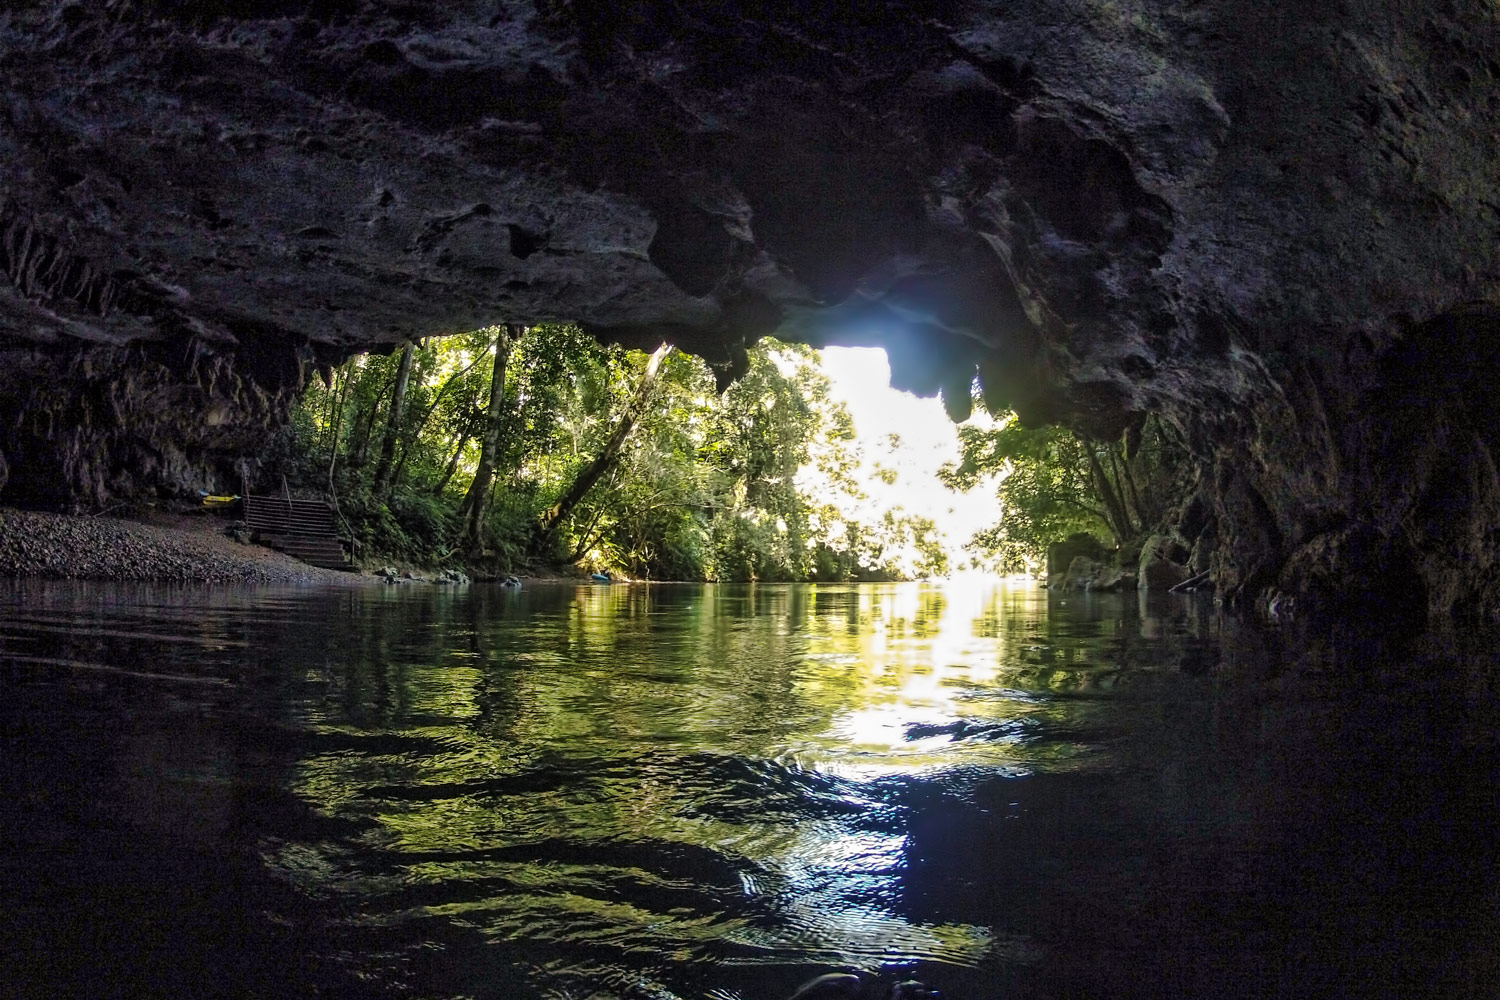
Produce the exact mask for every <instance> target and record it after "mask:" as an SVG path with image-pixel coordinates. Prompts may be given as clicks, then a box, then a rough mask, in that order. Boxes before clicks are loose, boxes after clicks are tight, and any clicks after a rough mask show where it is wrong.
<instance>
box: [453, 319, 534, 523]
mask: <svg viewBox="0 0 1500 1000" xmlns="http://www.w3.org/2000/svg"><path fill="white" fill-rule="evenodd" d="M525 333H526V328H525V327H524V326H512V325H510V324H507V325H505V326H503V327H501V328H500V333H499V335H498V336H497V337H496V338H495V373H494V375H493V376H491V378H490V405H489V409H488V410H486V411H485V415H484V435H483V437H481V438H480V443H479V468H478V469H476V470H474V481H473V482H471V483H469V492H467V493H465V494H464V502H463V504H462V505H461V506H460V507H459V514H460V515H461V516H462V517H463V519H464V528H463V542H464V545H465V546H466V547H467V548H468V549H469V551H471V552H479V551H480V550H481V549H482V548H483V536H484V513H485V510H486V508H487V507H488V506H489V499H490V486H491V485H493V484H494V481H495V465H496V463H497V462H498V461H499V458H500V425H501V420H500V417H501V413H502V410H503V409H504V404H505V366H506V363H507V362H509V361H510V349H511V347H513V346H514V345H515V343H516V341H518V340H520V339H521V337H522V336H524V335H525Z"/></svg>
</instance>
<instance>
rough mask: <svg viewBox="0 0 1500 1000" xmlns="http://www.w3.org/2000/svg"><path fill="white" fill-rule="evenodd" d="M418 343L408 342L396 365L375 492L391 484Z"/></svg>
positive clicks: (381, 491) (377, 466)
mask: <svg viewBox="0 0 1500 1000" xmlns="http://www.w3.org/2000/svg"><path fill="white" fill-rule="evenodd" d="M416 349H417V345H416V344H413V343H411V342H408V343H407V345H406V349H405V350H403V351H402V352H401V363H400V364H399V365H397V366H396V386H395V388H394V389H393V390H392V391H391V409H390V413H388V414H387V415H386V418H385V437H384V439H383V440H381V442H380V461H379V462H378V463H377V464H376V466H375V492H376V493H377V494H380V493H384V492H385V488H386V486H388V485H389V484H390V476H391V463H392V462H393V461H395V459H396V439H397V438H398V437H400V436H401V413H402V411H403V410H404V409H405V408H406V386H407V383H409V382H410V381H411V359H412V355H413V354H414V353H416Z"/></svg>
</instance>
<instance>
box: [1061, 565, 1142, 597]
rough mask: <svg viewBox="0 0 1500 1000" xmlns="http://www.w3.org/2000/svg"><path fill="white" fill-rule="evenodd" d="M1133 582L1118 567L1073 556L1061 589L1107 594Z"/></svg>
mask: <svg viewBox="0 0 1500 1000" xmlns="http://www.w3.org/2000/svg"><path fill="white" fill-rule="evenodd" d="M1133 582H1134V581H1133V579H1132V578H1131V577H1130V575H1129V574H1128V573H1125V572H1123V571H1122V570H1121V569H1120V568H1119V567H1118V566H1114V565H1111V564H1109V563H1107V562H1099V561H1098V560H1095V559H1090V558H1089V557H1088V556H1074V557H1073V561H1072V563H1070V564H1069V566H1068V572H1067V574H1066V576H1065V577H1064V578H1063V582H1062V589H1063V590H1068V591H1075V590H1078V591H1089V592H1092V593H1108V592H1112V591H1116V590H1121V589H1123V588H1124V587H1126V586H1128V585H1129V584H1130V583H1133Z"/></svg>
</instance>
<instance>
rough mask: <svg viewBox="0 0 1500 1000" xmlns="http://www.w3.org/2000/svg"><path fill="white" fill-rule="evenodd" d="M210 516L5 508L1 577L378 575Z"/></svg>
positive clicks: (219, 579) (306, 580) (1, 513)
mask: <svg viewBox="0 0 1500 1000" xmlns="http://www.w3.org/2000/svg"><path fill="white" fill-rule="evenodd" d="M223 527H224V522H223V521H221V520H219V519H217V518H211V517H206V516H192V515H166V514H156V515H150V516H148V517H145V518H143V519H141V520H125V519H121V518H113V517H88V516H72V517H70V516H66V515H61V514H43V513H37V512H34V511H22V510H14V509H10V508H5V507H0V577H34V578H44V579H72V580H112V581H118V582H158V583H238V584H247V583H248V584H268V583H275V584H321V585H330V584H334V585H338V584H342V585H350V584H364V583H371V582H373V578H372V577H368V576H361V575H359V574H356V573H340V572H337V571H334V570H327V569H320V568H318V567H316V566H309V565H308V564H306V563H304V562H299V561H298V560H296V559H293V558H291V557H290V556H287V555H283V554H282V553H280V552H277V551H275V550H274V549H268V548H265V547H263V546H259V545H242V544H240V543H238V542H235V541H233V540H231V539H229V538H227V537H225V535H224V534H223Z"/></svg>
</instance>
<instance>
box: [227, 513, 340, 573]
mask: <svg viewBox="0 0 1500 1000" xmlns="http://www.w3.org/2000/svg"><path fill="white" fill-rule="evenodd" d="M243 504H244V514H245V526H246V527H248V528H249V529H250V532H251V534H252V536H253V537H254V538H255V540H256V541H258V542H260V543H261V544H262V545H269V546H270V547H271V548H273V549H277V550H279V551H282V552H285V553H286V554H287V555H289V556H291V557H292V558H294V559H301V560H302V561H303V562H305V563H309V564H311V565H313V566H322V567H324V568H325V569H341V570H352V569H354V564H353V563H351V562H350V561H349V557H348V555H347V554H346V553H345V552H344V543H343V542H341V541H339V533H338V526H337V525H335V524H334V521H333V511H332V510H331V509H330V508H329V506H328V504H326V503H324V502H323V501H322V500H297V499H293V498H290V497H285V496H280V497H252V496H246V497H245V498H244V500H243Z"/></svg>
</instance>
